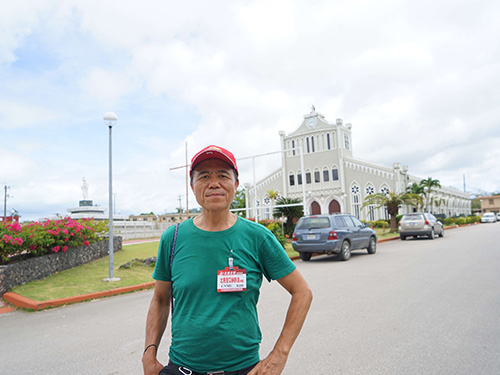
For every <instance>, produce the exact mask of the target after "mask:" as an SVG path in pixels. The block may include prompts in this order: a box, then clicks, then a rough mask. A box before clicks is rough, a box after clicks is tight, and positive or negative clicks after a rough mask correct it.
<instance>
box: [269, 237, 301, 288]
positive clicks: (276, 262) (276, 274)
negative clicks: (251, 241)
mask: <svg viewBox="0 0 500 375" xmlns="http://www.w3.org/2000/svg"><path fill="white" fill-rule="evenodd" d="M260 258H261V264H262V266H263V270H262V271H263V274H264V276H265V277H266V279H267V281H271V280H278V279H281V278H282V277H285V276H286V275H288V274H289V273H291V272H292V271H294V270H295V268H296V266H295V264H294V263H293V262H292V261H291V259H290V257H289V256H288V254H287V253H286V251H285V249H283V246H281V244H280V243H279V242H278V240H277V239H276V237H275V236H274V234H272V233H271V232H269V233H266V236H265V239H264V241H263V242H262V245H261V248H260Z"/></svg>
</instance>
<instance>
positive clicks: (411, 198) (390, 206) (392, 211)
mask: <svg viewBox="0 0 500 375" xmlns="http://www.w3.org/2000/svg"><path fill="white" fill-rule="evenodd" d="M403 204H408V205H410V206H415V205H418V204H422V197H421V196H420V195H419V194H414V193H401V194H396V193H391V192H389V193H388V194H384V193H377V194H372V195H369V196H367V197H366V198H365V201H364V203H363V205H362V206H361V208H365V207H366V206H373V207H372V208H371V209H370V211H373V210H374V209H377V208H381V207H385V208H387V212H388V213H389V215H390V217H391V232H396V231H397V226H398V223H397V221H396V217H397V216H398V213H399V207H400V206H401V205H403Z"/></svg>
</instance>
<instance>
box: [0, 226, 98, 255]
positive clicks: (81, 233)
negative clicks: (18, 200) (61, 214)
mask: <svg viewBox="0 0 500 375" xmlns="http://www.w3.org/2000/svg"><path fill="white" fill-rule="evenodd" d="M106 232H107V222H105V221H96V220H93V219H78V220H73V219H70V218H69V217H67V218H64V219H60V220H46V221H44V222H34V223H29V224H23V225H21V224H19V223H17V222H13V223H10V224H6V225H5V226H0V263H3V264H5V263H7V262H8V261H9V258H10V257H12V256H15V255H20V254H24V255H26V256H41V255H44V254H48V253H50V252H55V253H57V252H59V251H62V252H66V251H67V250H68V249H71V248H74V247H78V246H82V245H83V246H88V245H90V244H91V243H94V242H97V241H98V240H99V238H100V237H101V236H102V235H104V234H105V233H106Z"/></svg>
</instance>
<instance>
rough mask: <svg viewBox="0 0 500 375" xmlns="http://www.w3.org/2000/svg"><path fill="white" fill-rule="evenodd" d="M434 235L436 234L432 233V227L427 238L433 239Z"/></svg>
mask: <svg viewBox="0 0 500 375" xmlns="http://www.w3.org/2000/svg"><path fill="white" fill-rule="evenodd" d="M435 236H436V234H435V233H434V229H432V230H431V232H430V233H429V239H431V240H433V239H434V237H435Z"/></svg>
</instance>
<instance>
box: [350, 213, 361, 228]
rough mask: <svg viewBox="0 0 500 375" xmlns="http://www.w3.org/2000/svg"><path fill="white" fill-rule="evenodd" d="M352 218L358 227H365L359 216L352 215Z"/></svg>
mask: <svg viewBox="0 0 500 375" xmlns="http://www.w3.org/2000/svg"><path fill="white" fill-rule="evenodd" d="M351 220H352V221H353V222H354V226H355V227H358V228H361V227H363V223H362V222H361V221H359V220H358V218H356V217H354V216H351Z"/></svg>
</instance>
